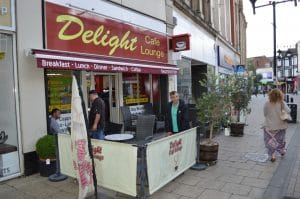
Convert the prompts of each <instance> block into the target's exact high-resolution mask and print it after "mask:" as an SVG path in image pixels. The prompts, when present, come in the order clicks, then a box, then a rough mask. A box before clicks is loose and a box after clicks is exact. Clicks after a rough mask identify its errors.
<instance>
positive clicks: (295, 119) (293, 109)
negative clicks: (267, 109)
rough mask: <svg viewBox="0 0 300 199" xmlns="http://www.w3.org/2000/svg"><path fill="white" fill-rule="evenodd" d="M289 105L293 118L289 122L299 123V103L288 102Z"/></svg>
mask: <svg viewBox="0 0 300 199" xmlns="http://www.w3.org/2000/svg"><path fill="white" fill-rule="evenodd" d="M287 105H288V107H290V109H291V113H290V114H291V118H292V121H289V123H297V104H287Z"/></svg>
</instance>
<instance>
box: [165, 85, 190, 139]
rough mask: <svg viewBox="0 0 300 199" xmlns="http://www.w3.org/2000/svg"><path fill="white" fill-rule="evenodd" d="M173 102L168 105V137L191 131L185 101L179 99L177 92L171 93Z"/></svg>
mask: <svg viewBox="0 0 300 199" xmlns="http://www.w3.org/2000/svg"><path fill="white" fill-rule="evenodd" d="M170 98H171V102H170V103H169V105H168V112H167V118H166V131H167V134H168V135H172V134H175V133H179V132H181V131H184V130H187V129H189V118H188V108H187V106H186V104H185V103H184V101H183V100H181V99H179V95H178V93H177V92H176V91H172V92H170Z"/></svg>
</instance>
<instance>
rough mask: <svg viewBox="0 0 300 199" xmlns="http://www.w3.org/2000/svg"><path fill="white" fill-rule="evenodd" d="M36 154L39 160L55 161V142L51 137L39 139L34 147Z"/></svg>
mask: <svg viewBox="0 0 300 199" xmlns="http://www.w3.org/2000/svg"><path fill="white" fill-rule="evenodd" d="M35 147H36V153H37V154H38V156H39V158H40V159H48V158H49V159H55V158H56V155H55V140H54V136H53V135H45V136H43V137H41V138H40V139H39V140H38V141H37V143H36V145H35Z"/></svg>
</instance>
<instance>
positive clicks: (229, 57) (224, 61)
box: [217, 46, 240, 71]
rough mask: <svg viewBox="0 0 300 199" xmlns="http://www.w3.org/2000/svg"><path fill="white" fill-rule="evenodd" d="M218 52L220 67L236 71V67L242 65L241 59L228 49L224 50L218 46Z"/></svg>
mask: <svg viewBox="0 0 300 199" xmlns="http://www.w3.org/2000/svg"><path fill="white" fill-rule="evenodd" d="M217 51H218V65H219V66H221V67H224V68H227V69H230V70H232V71H233V70H234V65H237V64H239V63H240V61H239V58H237V55H236V54H235V53H234V52H233V51H231V50H229V49H227V48H225V47H224V48H223V47H220V46H218V47H217Z"/></svg>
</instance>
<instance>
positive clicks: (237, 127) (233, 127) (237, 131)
mask: <svg viewBox="0 0 300 199" xmlns="http://www.w3.org/2000/svg"><path fill="white" fill-rule="evenodd" d="M244 127H245V124H244V123H231V124H230V135H231V136H233V137H243V135H244Z"/></svg>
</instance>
